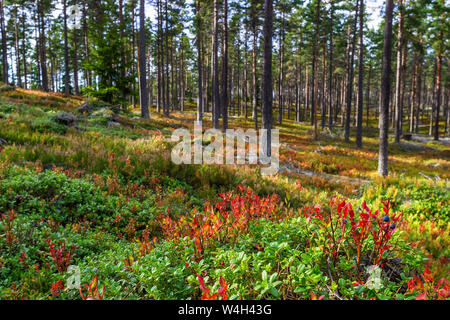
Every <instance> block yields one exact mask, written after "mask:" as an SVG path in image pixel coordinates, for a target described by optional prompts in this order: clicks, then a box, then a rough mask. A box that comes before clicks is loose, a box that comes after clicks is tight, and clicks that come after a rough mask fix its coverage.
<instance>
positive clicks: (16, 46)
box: [14, 5, 22, 87]
mask: <svg viewBox="0 0 450 320" xmlns="http://www.w3.org/2000/svg"><path fill="white" fill-rule="evenodd" d="M17 11H18V8H17V5H14V51H15V54H16V76H17V85H18V86H19V87H22V75H21V73H20V50H19V22H18V20H17V15H18V12H17Z"/></svg>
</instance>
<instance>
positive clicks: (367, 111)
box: [366, 62, 372, 128]
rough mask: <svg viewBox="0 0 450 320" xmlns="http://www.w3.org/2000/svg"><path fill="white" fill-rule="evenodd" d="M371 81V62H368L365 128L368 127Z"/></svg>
mask: <svg viewBox="0 0 450 320" xmlns="http://www.w3.org/2000/svg"><path fill="white" fill-rule="evenodd" d="M371 79H372V62H369V75H368V77H367V97H366V127H367V128H368V127H369V111H370V109H369V107H370V80H371Z"/></svg>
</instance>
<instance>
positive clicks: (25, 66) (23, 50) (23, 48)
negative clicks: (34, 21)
mask: <svg viewBox="0 0 450 320" xmlns="http://www.w3.org/2000/svg"><path fill="white" fill-rule="evenodd" d="M25 19H26V16H25V12H22V18H21V24H22V61H23V75H24V81H23V84H24V88H25V89H27V86H28V85H27V77H28V74H27V73H28V72H27V52H26V51H27V47H26V43H25Z"/></svg>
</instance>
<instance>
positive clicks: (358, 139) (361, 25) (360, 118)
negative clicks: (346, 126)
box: [356, 0, 364, 148]
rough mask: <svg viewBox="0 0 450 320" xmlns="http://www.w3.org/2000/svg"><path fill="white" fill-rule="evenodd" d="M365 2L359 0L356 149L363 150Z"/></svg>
mask: <svg viewBox="0 0 450 320" xmlns="http://www.w3.org/2000/svg"><path fill="white" fill-rule="evenodd" d="M363 19H364V0H359V56H358V112H357V113H358V115H357V120H356V147H357V148H362V122H363V72H364V62H363V54H364V52H363V51H364V43H363V28H364V20H363Z"/></svg>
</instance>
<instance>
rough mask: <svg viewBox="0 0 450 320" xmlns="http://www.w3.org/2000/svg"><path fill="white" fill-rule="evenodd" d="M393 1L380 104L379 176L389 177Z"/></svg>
mask: <svg viewBox="0 0 450 320" xmlns="http://www.w3.org/2000/svg"><path fill="white" fill-rule="evenodd" d="M393 7H394V4H393V0H386V9H385V26H384V44H383V64H382V71H381V104H380V147H379V152H378V174H379V175H380V176H387V175H388V129H389V100H390V92H391V58H392V11H393Z"/></svg>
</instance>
